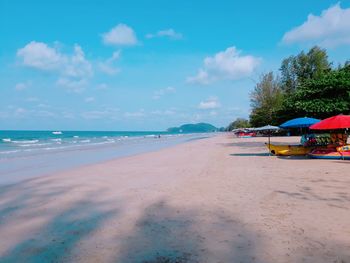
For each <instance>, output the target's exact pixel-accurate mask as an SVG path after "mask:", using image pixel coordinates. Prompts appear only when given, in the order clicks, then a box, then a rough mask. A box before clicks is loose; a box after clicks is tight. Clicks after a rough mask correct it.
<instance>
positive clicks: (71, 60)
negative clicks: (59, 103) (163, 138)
mask: <svg viewBox="0 0 350 263" xmlns="http://www.w3.org/2000/svg"><path fill="white" fill-rule="evenodd" d="M92 74H93V72H92V66H91V63H90V62H89V61H88V60H86V58H85V54H84V51H83V49H82V48H81V47H80V46H79V45H74V54H73V55H72V56H71V57H68V62H67V63H66V64H65V65H64V71H63V75H64V76H67V77H71V78H86V77H91V76H92Z"/></svg>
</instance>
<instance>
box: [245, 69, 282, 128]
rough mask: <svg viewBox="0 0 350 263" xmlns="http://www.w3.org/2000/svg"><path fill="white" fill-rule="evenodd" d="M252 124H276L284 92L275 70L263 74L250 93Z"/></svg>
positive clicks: (255, 125)
mask: <svg viewBox="0 0 350 263" xmlns="http://www.w3.org/2000/svg"><path fill="white" fill-rule="evenodd" d="M250 101H251V107H252V112H251V115H250V123H251V125H252V126H254V127H257V126H263V125H267V124H275V119H276V113H277V112H278V111H279V110H280V108H281V106H282V101H283V94H282V90H281V87H280V81H279V79H278V78H277V77H275V76H274V74H273V72H269V73H267V74H263V75H262V76H261V78H260V81H259V82H258V83H257V84H256V85H255V88H254V90H253V92H251V94H250Z"/></svg>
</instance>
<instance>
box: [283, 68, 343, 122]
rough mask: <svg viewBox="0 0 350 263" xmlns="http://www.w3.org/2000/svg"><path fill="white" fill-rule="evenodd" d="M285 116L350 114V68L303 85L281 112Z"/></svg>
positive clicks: (286, 101) (318, 116)
mask: <svg viewBox="0 0 350 263" xmlns="http://www.w3.org/2000/svg"><path fill="white" fill-rule="evenodd" d="M281 112H283V113H284V114H283V115H284V116H288V117H289V118H292V117H300V116H309V117H316V118H320V119H323V118H327V117H330V116H334V115H337V114H340V113H344V114H349V113H350V66H344V67H341V68H338V69H336V70H332V71H330V72H327V73H325V74H323V75H319V76H317V77H314V78H312V79H309V80H307V81H305V82H303V83H301V84H300V85H299V86H298V88H297V90H296V91H295V92H294V93H293V94H292V95H291V96H289V97H288V98H287V99H286V100H285V102H284V107H283V109H282V110H281Z"/></svg>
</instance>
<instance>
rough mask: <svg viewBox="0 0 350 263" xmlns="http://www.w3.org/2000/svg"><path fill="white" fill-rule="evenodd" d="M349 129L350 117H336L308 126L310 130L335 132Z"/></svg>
mask: <svg viewBox="0 0 350 263" xmlns="http://www.w3.org/2000/svg"><path fill="white" fill-rule="evenodd" d="M346 128H350V115H342V114H340V115H337V116H333V117H330V118H327V119H324V120H322V121H320V122H318V123H315V124H314V125H311V126H310V129H312V130H336V129H346Z"/></svg>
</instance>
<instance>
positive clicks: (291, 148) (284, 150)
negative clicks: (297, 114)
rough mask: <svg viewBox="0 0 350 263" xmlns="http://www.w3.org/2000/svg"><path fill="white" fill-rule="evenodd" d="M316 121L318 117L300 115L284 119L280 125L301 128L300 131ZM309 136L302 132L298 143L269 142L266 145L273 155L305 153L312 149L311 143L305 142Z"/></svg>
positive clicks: (288, 127)
mask: <svg viewBox="0 0 350 263" xmlns="http://www.w3.org/2000/svg"><path fill="white" fill-rule="evenodd" d="M318 122H320V120H319V119H315V118H308V117H302V118H295V119H292V120H289V121H286V122H285V123H283V124H281V125H280V127H281V128H283V129H301V131H302V129H305V128H307V129H308V128H309V127H310V126H311V125H313V124H315V123H318ZM311 138H312V136H307V134H303V135H302V137H301V141H300V144H299V145H290V144H279V145H276V144H270V145H268V148H269V150H270V151H271V153H273V154H275V155H284V156H290V155H307V154H308V153H309V152H310V151H311V150H313V148H312V147H311V145H308V144H307V143H308V141H309V139H311Z"/></svg>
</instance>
